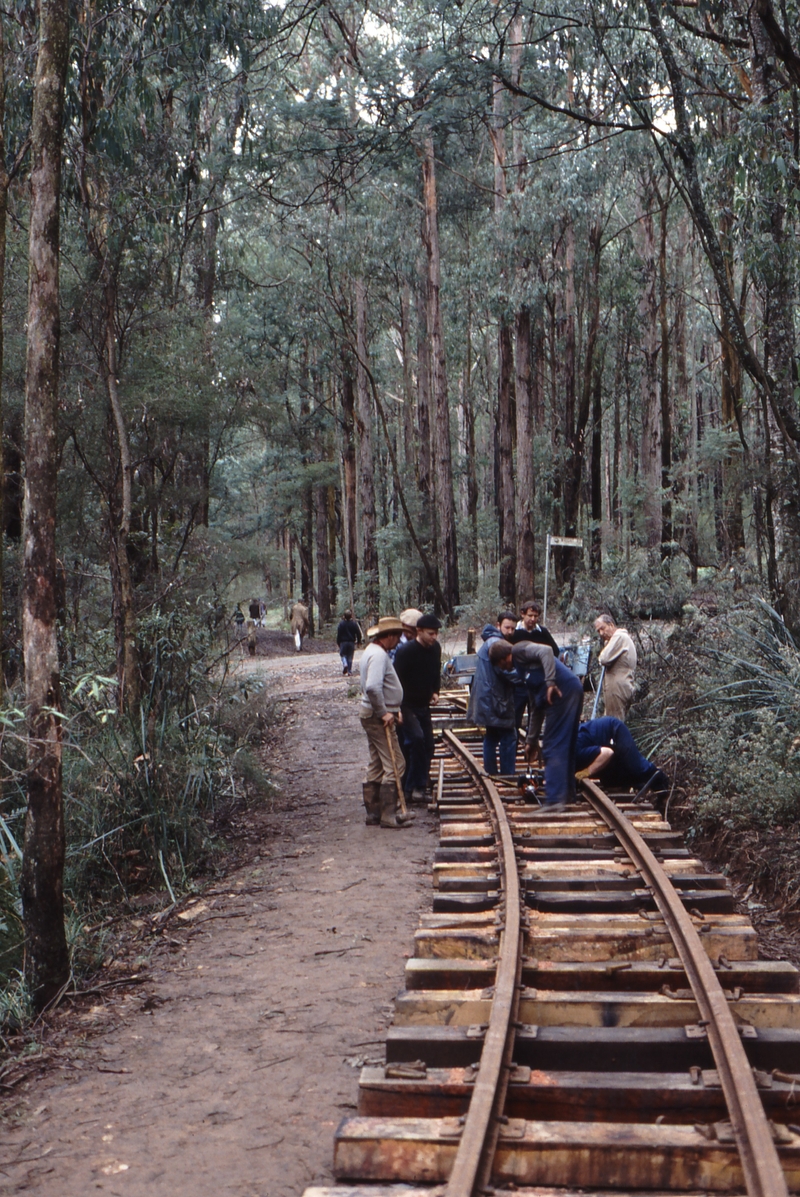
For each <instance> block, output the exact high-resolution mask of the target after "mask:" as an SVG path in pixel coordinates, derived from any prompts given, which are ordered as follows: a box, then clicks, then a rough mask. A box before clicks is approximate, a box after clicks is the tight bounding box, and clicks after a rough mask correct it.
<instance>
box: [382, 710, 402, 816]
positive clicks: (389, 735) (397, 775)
mask: <svg viewBox="0 0 800 1197" xmlns="http://www.w3.org/2000/svg"><path fill="white" fill-rule="evenodd" d="M383 730H384V731H385V732H386V743H387V744H388V745H389V755H390V757H391V758H392V768H393V769H394V782H395V785H396V786H397V805H398V806H399V807H400V814H401V815H407V814H408V807H407V806H406V796H405V794H404V793H403V783H402V782H401V780H400V770H399V769H398V768H397V757H396V756H395V754H394V740H393V739H392V732H391V729H390V728H389V727H387V726H386V724H385V723H384V725H383Z"/></svg>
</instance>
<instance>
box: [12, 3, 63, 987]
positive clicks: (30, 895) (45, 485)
mask: <svg viewBox="0 0 800 1197" xmlns="http://www.w3.org/2000/svg"><path fill="white" fill-rule="evenodd" d="M68 45H69V4H68V2H67V0H40V3H39V50H38V56H37V61H36V76H35V80H34V91H33V123H32V129H31V201H30V217H29V219H30V240H29V253H30V282H29V289H28V352H27V362H26V376H25V463H26V470H25V525H24V558H23V590H22V637H23V648H24V653H25V701H26V705H27V718H28V745H27V788H28V811H27V816H26V820H25V841H24V853H23V861H22V873H21V878H20V890H21V894H22V909H23V919H24V924H25V979H26V982H27V985H28V989H29V991H30V993H31V995H32V997H33V1002H34V1005H35V1006H36V1008H37V1009H38V1010H41V1009H43V1008H44V1006H46V1005H47V1003H48V1002H51V1001H52V1000H53V999H54V998H55V997H56V996H57V994H58V992H59V990H60V989H61V988H62V987H63V986H64V985H65V984H66V982H67V980H68V978H69V955H68V952H67V941H66V935H65V931H64V892H63V877H64V854H65V844H64V805H63V795H62V786H61V778H62V744H61V719H60V717H59V712H60V710H61V692H60V676H59V664H58V643H57V636H56V614H57V567H56V510H57V508H56V493H57V479H58V435H57V424H58V383H59V341H60V321H59V290H58V282H59V280H58V261H59V248H60V240H59V200H60V191H61V145H62V135H63V134H62V121H63V112H64V85H65V79H66V72H67V54H68Z"/></svg>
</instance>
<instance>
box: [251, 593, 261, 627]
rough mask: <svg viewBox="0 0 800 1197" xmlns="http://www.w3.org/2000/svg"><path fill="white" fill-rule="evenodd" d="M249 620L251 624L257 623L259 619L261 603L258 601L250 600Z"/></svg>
mask: <svg viewBox="0 0 800 1197" xmlns="http://www.w3.org/2000/svg"><path fill="white" fill-rule="evenodd" d="M250 618H251V619H252V621H253V623H258V621H259V620H260V619H261V603H260V602H259V601H258V599H254V598H252V599H250Z"/></svg>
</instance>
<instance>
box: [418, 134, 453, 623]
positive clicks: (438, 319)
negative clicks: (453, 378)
mask: <svg viewBox="0 0 800 1197" xmlns="http://www.w3.org/2000/svg"><path fill="white" fill-rule="evenodd" d="M422 177H423V189H424V200H425V216H426V221H425V229H426V250H427V254H428V334H429V336H430V344H431V366H432V381H433V388H432V389H433V410H434V435H433V444H434V445H435V451H436V473H437V491H436V494H437V512H436V514H437V515H438V517H439V560H440V561H441V567H442V568H441V579H442V585H441V590H442V595H443V596H444V600H445V613H446V614H447V615H452V613H453V611H454V610H455V608H456V607H457V606H458V604H459V602H460V597H459V586H458V542H457V539H456V507H455V496H454V493H453V459H452V450H451V444H450V406H449V403H448V396H447V367H446V363H445V350H444V329H443V326H442V307H441V300H440V290H441V262H440V257H439V209H438V202H437V198H436V164H435V159H434V154H433V139H432V138H431V137H427V138H426V139H425V158H424V160H423V170H422Z"/></svg>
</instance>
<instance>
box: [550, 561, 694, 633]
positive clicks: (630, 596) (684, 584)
mask: <svg viewBox="0 0 800 1197" xmlns="http://www.w3.org/2000/svg"><path fill="white" fill-rule="evenodd" d="M690 592H691V587H690V585H689V579H688V577H687V573H686V563H685V562H684V561H683V560H682V559H680V558H674V557H673V558H667V559H665V560H662V559H661V554H660V553H659V552H657V551H652V552H646V551H645V550H643V549H639V550H634V551H633V552H632V553H631V555H630V560H629V561H625V560H623V559H619V560H616V561H615V560H614V559H613V557H611V558H610V559H609V560H607V562H606V567H605V569H604V570H603V572H602V573H600V574H579V575H578V577H577V578H576V580H575V585H574V589H573V591H572V593H566V594H565V595H564V596H563V598H562V602H561V610H562V614H563V616H564V619H565V620H566V621H567V622H568V623H570V624H574V623H579V624H580V623H590V622H592V621H593V620H594V619H595V618H596V617H597V616H598V615H599V614H600V612H601V611H607V612H608V613H609V615H612V616H613V617H614V619H615V621H616V622H617V623H618V624H620V625H622V624H626V625H627V624H631V623H634V622H638V621H639V620H650V619H676V618H678V617H679V616H680V614H681V611H682V609H683V606H684V603H685V602H686V600H687V599H688V597H689V594H690Z"/></svg>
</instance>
